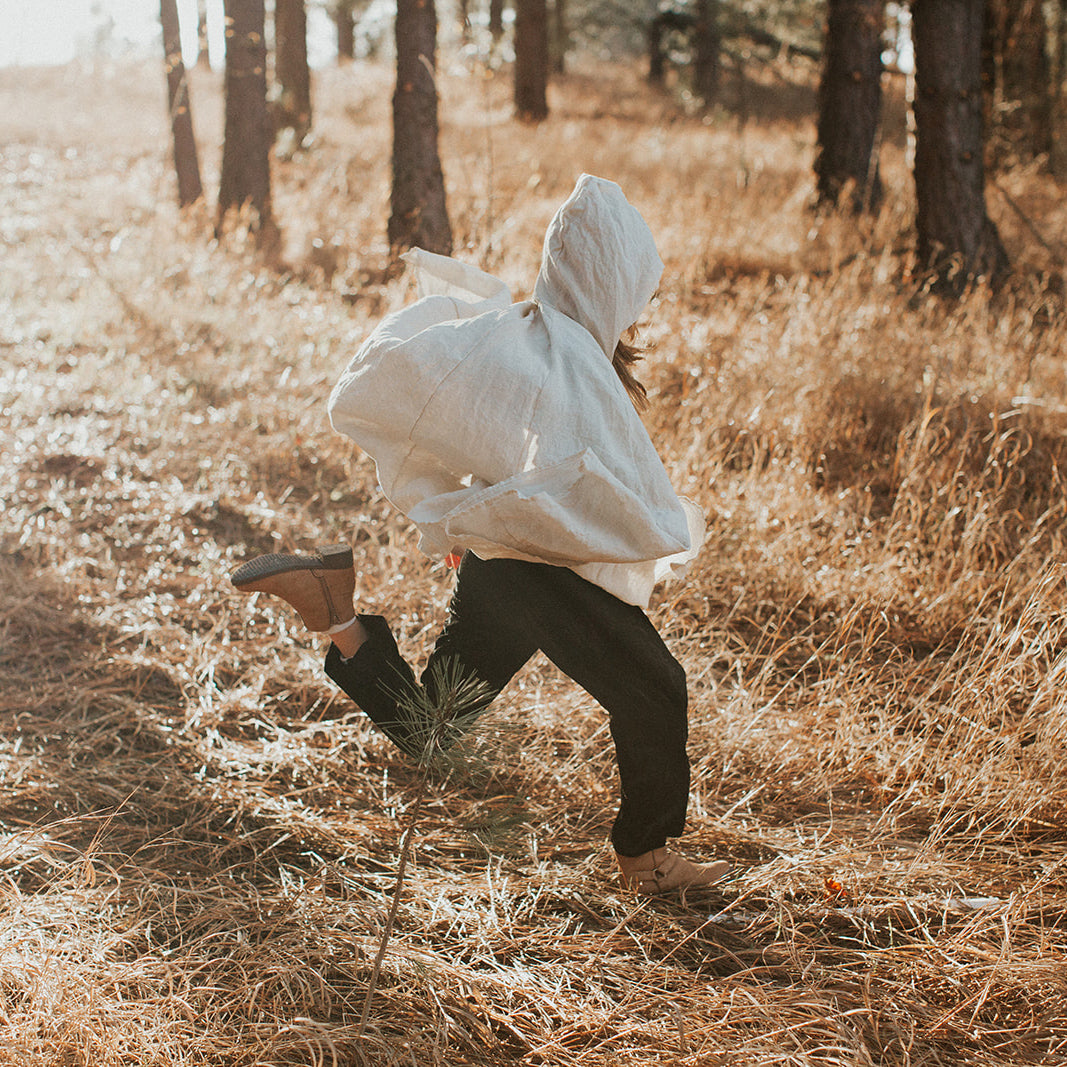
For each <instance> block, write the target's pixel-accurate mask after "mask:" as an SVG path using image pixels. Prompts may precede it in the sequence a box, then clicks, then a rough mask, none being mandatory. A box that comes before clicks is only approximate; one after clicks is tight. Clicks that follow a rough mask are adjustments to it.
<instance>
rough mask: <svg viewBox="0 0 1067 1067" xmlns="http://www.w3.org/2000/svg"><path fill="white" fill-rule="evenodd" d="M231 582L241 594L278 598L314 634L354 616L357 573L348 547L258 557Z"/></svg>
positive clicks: (233, 575)
mask: <svg viewBox="0 0 1067 1067" xmlns="http://www.w3.org/2000/svg"><path fill="white" fill-rule="evenodd" d="M230 581H231V582H233V584H234V585H235V586H236V587H237V588H238V589H240V590H241V592H242V593H270V594H271V595H272V596H277V597H281V598H282V600H284V601H286V602H287V603H289V604H290V605H291V606H292V607H294V608H295V609H296V611H297V613H298V614H299V616H300V618H301V620H302V621H303V623H304V625H305V626H306V627H307V628H308V629H309V630H313V631H315V632H317V633H322V632H324V631H326V630H329V629H331V628H332V627H334V626H339V625H340V624H341V623H344V622H348V621H349V620H350V619H354V618H355V616H356V612H355V609H354V608H353V607H352V597H353V594H354V593H355V591H356V572H355V570H354V569H353V564H352V549H350V548H349V547H348V545H324V546H323V547H322V548H319V549H317V550H316V551H315V552H314V553H312V554H310V555H306V556H298V555H294V554H290V553H285V552H271V553H269V554H267V555H265V556H257V557H256V558H255V559H250V560H249V561H248V562H247V563H245V564H242V565H241V566H240V567H238V568H237V570H235V571H234V572H233V574H232V575H231V577H230Z"/></svg>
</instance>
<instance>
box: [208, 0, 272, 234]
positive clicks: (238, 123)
mask: <svg viewBox="0 0 1067 1067" xmlns="http://www.w3.org/2000/svg"><path fill="white" fill-rule="evenodd" d="M225 12H226V79H225V93H226V124H225V130H224V133H223V146H222V174H221V176H220V179H219V203H218V216H217V221H216V229H217V230H221V228H222V223H223V221H224V220H225V217H226V214H227V213H228V212H229V211H230V209H231V208H237V209H238V210H240V209H242V208H244V207H245V206H246V205H247V206H248V207H250V208H251V210H252V212H253V216H254V217H253V218H252V227H253V229H256V230H259V231H261V232H262V233H263V234H264V236H266V233H267V230H268V229H269V228H270V227H271V225H272V220H271V200H270V148H271V141H272V131H271V122H270V115H269V113H268V111H267V47H266V42H265V39H264V30H265V12H264V5H263V0H225Z"/></svg>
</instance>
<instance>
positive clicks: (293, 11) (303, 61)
mask: <svg viewBox="0 0 1067 1067" xmlns="http://www.w3.org/2000/svg"><path fill="white" fill-rule="evenodd" d="M274 49H275V67H274V70H275V77H276V78H277V81H278V97H277V100H276V103H275V110H274V115H275V123H274V125H275V128H276V129H279V130H282V129H289V130H292V131H293V137H294V140H295V142H296V144H297V145H300V144H302V143H303V141H304V138H305V137H306V136H307V135H308V132H309V131H310V130H311V71H310V70H309V69H308V45H307V9H306V8H305V6H304V0H275V4H274Z"/></svg>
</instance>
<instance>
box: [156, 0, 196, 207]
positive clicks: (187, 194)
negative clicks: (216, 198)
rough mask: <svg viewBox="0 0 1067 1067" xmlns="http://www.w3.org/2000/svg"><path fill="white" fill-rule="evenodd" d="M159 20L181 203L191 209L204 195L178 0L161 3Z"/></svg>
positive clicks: (167, 0) (179, 202) (165, 0)
mask: <svg viewBox="0 0 1067 1067" xmlns="http://www.w3.org/2000/svg"><path fill="white" fill-rule="evenodd" d="M159 20H160V22H161V23H162V24H163V59H164V63H165V64H166V68H165V69H166V72H167V106H168V107H169V109H170V127H171V133H172V136H173V141H174V170H175V173H176V175H177V178H178V204H179V206H180V207H188V206H189V205H190V204H195V203H196V202H197V200H199V199H200V198H201V197H202V196H203V195H204V189H203V186H202V185H201V183H200V160H199V157H198V156H197V151H196V137H195V135H194V133H193V112H192V107H191V105H190V103H189V82H188V79H187V77H186V73H185V64H184V63H183V62H182V41H181V26H180V24H179V22H178V5H177V0H160V5H159Z"/></svg>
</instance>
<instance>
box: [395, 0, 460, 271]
mask: <svg viewBox="0 0 1067 1067" xmlns="http://www.w3.org/2000/svg"><path fill="white" fill-rule="evenodd" d="M436 51H437V12H436V10H435V8H434V0H397V5H396V91H395V92H394V93H393V192H392V213H391V215H390V217H389V227H388V232H389V244H390V245H391V246H392V247H393V249H394V250H397V251H399V250H402V249H406V248H411V247H414V246H417V247H419V248H425V249H426V250H427V251H429V252H439V253H441V254H442V255H449V254H451V252H452V228H451V226H450V225H449V221H448V210H447V207H446V204H445V183H444V175H443V174H442V172H441V158H440V156H439V154H438V150H437V85H436V83H435V70H436V65H435V64H436Z"/></svg>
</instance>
